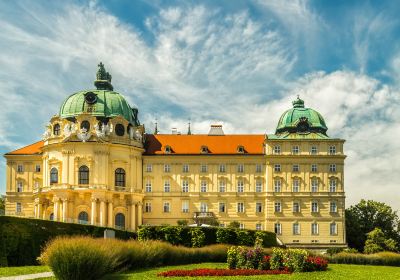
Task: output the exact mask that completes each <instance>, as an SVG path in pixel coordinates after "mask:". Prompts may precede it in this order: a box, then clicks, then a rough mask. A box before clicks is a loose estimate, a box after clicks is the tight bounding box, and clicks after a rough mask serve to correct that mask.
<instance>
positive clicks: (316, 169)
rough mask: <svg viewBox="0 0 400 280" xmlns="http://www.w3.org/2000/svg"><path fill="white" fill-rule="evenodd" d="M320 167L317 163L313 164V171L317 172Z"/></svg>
mask: <svg viewBox="0 0 400 280" xmlns="http://www.w3.org/2000/svg"><path fill="white" fill-rule="evenodd" d="M317 171H318V168H317V165H316V164H311V172H317Z"/></svg>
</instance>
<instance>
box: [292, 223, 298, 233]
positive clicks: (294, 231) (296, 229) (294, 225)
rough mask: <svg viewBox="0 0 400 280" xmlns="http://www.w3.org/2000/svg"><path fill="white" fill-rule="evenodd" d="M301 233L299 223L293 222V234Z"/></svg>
mask: <svg viewBox="0 0 400 280" xmlns="http://www.w3.org/2000/svg"><path fill="white" fill-rule="evenodd" d="M299 234H300V225H299V224H298V223H294V224H293V235H299Z"/></svg>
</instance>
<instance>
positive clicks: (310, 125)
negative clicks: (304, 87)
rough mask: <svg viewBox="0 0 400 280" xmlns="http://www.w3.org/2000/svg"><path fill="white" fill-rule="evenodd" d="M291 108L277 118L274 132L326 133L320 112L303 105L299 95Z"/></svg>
mask: <svg viewBox="0 0 400 280" xmlns="http://www.w3.org/2000/svg"><path fill="white" fill-rule="evenodd" d="M292 104H293V108H292V109H289V110H287V111H285V112H284V113H283V114H282V116H281V117H280V119H279V122H278V126H277V128H276V134H279V133H283V132H289V133H291V132H320V133H323V134H325V135H326V131H327V130H328V128H327V126H326V124H325V120H324V118H323V117H322V116H321V114H320V113H318V112H317V111H315V110H313V109H311V108H305V107H304V101H303V100H301V99H300V98H299V97H297V99H296V100H295V101H293V102H292Z"/></svg>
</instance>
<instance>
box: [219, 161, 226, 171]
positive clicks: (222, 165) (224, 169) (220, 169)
mask: <svg viewBox="0 0 400 280" xmlns="http://www.w3.org/2000/svg"><path fill="white" fill-rule="evenodd" d="M218 170H219V173H225V172H226V165H225V164H223V163H221V164H220V165H219V167H218Z"/></svg>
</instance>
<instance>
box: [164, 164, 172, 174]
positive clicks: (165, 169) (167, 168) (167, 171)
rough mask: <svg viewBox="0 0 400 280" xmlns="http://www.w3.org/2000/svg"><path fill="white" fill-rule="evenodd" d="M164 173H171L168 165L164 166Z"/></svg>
mask: <svg viewBox="0 0 400 280" xmlns="http://www.w3.org/2000/svg"><path fill="white" fill-rule="evenodd" d="M164 172H165V173H169V172H171V165H170V164H169V163H165V164H164Z"/></svg>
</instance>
